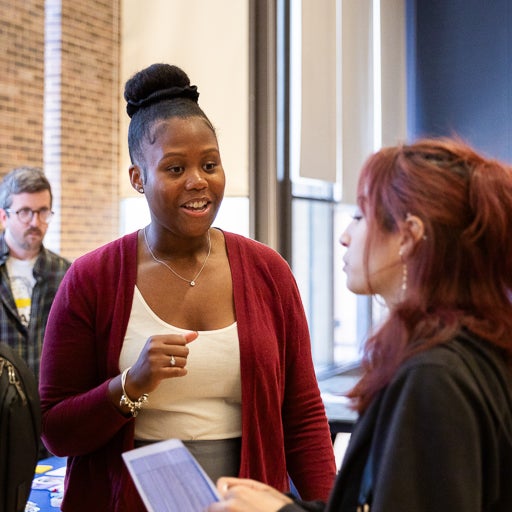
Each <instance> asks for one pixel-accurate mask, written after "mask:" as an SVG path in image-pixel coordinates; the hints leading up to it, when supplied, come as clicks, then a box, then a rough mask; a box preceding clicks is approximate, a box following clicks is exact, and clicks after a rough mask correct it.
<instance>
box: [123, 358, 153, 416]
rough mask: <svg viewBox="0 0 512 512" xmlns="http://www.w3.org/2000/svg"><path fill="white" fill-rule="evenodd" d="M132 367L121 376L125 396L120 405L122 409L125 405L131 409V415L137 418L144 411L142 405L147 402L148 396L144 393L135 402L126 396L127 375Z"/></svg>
mask: <svg viewBox="0 0 512 512" xmlns="http://www.w3.org/2000/svg"><path fill="white" fill-rule="evenodd" d="M131 368H132V367H131V366H129V367H128V368H126V370H124V371H123V373H122V374H121V387H122V388H123V394H122V396H121V400H119V405H120V406H121V407H122V406H123V405H126V407H128V409H130V413H131V415H132V416H133V417H134V418H135V416H137V414H139V411H140V410H141V409H142V404H143V403H144V402H146V401H147V399H148V394H147V393H144V394H143V395H142V396H139V398H137V400H135V402H134V401H133V400H131V399H130V398H129V397H128V395H127V394H126V389H124V385H125V383H126V375H127V374H128V372H129V371H130V370H131Z"/></svg>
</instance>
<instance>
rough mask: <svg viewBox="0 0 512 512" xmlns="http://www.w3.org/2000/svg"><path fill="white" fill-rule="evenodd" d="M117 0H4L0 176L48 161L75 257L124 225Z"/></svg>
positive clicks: (53, 242) (59, 223)
mask: <svg viewBox="0 0 512 512" xmlns="http://www.w3.org/2000/svg"><path fill="white" fill-rule="evenodd" d="M119 1H120V0H112V1H106V0H105V1H101V0H83V1H81V2H77V1H75V0H46V2H45V1H44V0H34V1H28V2H27V1H25V0H15V1H9V2H7V1H5V0H0V7H1V12H0V27H1V32H0V43H1V44H2V48H3V49H4V48H5V49H6V51H3V52H1V54H0V66H1V69H2V70H3V73H2V75H1V76H0V173H1V174H2V175H3V174H5V172H7V171H8V170H10V169H11V168H12V167H15V166H17V165H22V164H29V165H37V166H44V170H45V172H46V174H47V176H48V178H49V179H50V181H51V183H52V188H53V192H54V197H55V203H54V209H55V210H56V216H55V219H54V221H52V226H51V229H50V230H49V232H48V235H47V239H46V242H45V243H46V244H47V245H48V246H49V247H51V248H56V249H57V250H58V251H59V252H60V253H61V254H62V255H64V256H66V257H68V258H70V259H74V258H75V257H77V256H79V255H81V254H83V253H85V252H87V251H89V250H91V249H93V248H95V247H97V246H99V245H101V244H103V243H105V242H107V241H110V240H112V239H113V238H116V237H117V235H118V231H119V230H118V225H119V187H118V179H119V178H118V176H119V140H118V138H119V134H118V132H119V127H118V120H119V112H118V110H119V107H118V104H119V103H118V102H119V91H120V85H119V26H120V20H119ZM45 9H46V12H45ZM45 25H46V31H45ZM45 45H46V53H45ZM45 59H46V61H45ZM45 87H46V91H45Z"/></svg>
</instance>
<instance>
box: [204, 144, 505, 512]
mask: <svg viewBox="0 0 512 512" xmlns="http://www.w3.org/2000/svg"><path fill="white" fill-rule="evenodd" d="M358 207H359V209H358V213H357V214H356V215H355V216H354V220H353V221H352V222H351V224H350V225H349V226H348V228H347V229H346V231H345V232H344V233H343V234H342V236H341V240H340V241H341V244H342V245H343V246H344V247H346V249H347V250H346V255H345V257H344V264H345V266H344V270H345V272H346V274H347V286H348V288H349V289H350V290H351V291H353V292H355V293H357V294H362V295H367V294H372V295H380V296H381V297H382V298H383V299H384V301H385V303H386V305H387V307H388V308H389V315H388V317H387V319H386V321H385V322H384V323H383V324H382V325H381V326H380V327H379V329H378V330H377V331H376V332H375V333H374V334H373V335H372V336H371V337H370V338H369V339H368V340H367V342H366V344H365V349H364V357H363V361H362V366H363V370H364V372H363V376H362V378H361V379H360V381H359V382H358V384H357V385H356V386H355V388H354V389H353V390H352V391H351V392H350V395H349V396H350V397H351V399H352V400H353V405H354V408H355V409H357V411H358V412H359V413H360V419H359V421H358V424H357V425H356V428H355V430H354V432H353V434H352V438H351V441H350V444H349V447H348V449H347V452H346V455H345V458H344V461H343V464H342V468H341V470H340V473H339V475H338V479H337V481H336V484H335V487H334V489H333V491H332V493H331V496H330V499H329V502H328V503H327V505H325V504H322V503H318V502H316V503H311V502H310V503H304V502H292V500H291V499H290V498H288V497H287V496H284V495H282V494H279V493H277V492H276V491H274V490H273V489H271V488H269V487H268V486H265V485H263V484H259V483H257V482H254V481H248V480H244V481H240V480H237V479H231V478H226V479H221V480H219V482H218V486H219V489H220V491H221V493H222V494H223V499H224V501H223V502H222V503H217V504H214V505H212V506H211V507H210V509H209V511H210V512H217V511H237V510H244V511H257V510H261V511H263V510H264V511H265V512H269V511H277V510H279V511H281V512H284V511H287V512H291V511H295V510H297V511H298V510H327V511H337V512H348V511H356V510H370V507H371V510H372V511H373V512H389V511H393V512H412V511H414V512H427V511H428V512H444V511H446V512H448V511H454V510H459V511H464V512H483V511H486V512H490V511H495V510H512V486H511V485H510V483H511V480H510V468H511V467H512V304H511V290H512V236H511V234H510V222H511V219H512V171H511V169H510V168H508V167H507V166H505V165H503V164H501V163H499V162H497V161H494V160H490V159H487V158H485V157H483V156H481V155H479V154H477V153H476V152H475V151H474V150H473V149H472V148H471V147H469V146H468V145H467V144H465V143H463V142H461V141H458V140H451V139H428V140H427V139H426V140H421V141H418V142H416V143H414V144H411V145H401V146H397V147H392V148H385V149H382V150H380V151H378V152H377V153H375V154H374V155H372V156H371V157H370V158H369V159H368V161H367V162H366V164H365V165H364V167H363V169H362V172H361V175H360V179H359V184H358ZM358 507H359V508H358ZM365 507H366V508H365Z"/></svg>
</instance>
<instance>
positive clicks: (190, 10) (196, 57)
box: [119, 0, 249, 197]
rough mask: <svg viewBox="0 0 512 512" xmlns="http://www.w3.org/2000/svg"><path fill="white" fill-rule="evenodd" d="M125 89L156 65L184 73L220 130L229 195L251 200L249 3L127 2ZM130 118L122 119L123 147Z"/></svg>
mask: <svg viewBox="0 0 512 512" xmlns="http://www.w3.org/2000/svg"><path fill="white" fill-rule="evenodd" d="M121 6H122V7H121V8H122V14H121V19H122V27H121V76H120V82H121V84H120V91H119V96H120V102H121V112H126V110H125V102H124V100H123V87H124V83H125V82H126V80H127V79H128V78H129V77H130V76H131V75H133V74H134V73H135V72H136V71H139V70H140V69H142V68H144V67H146V66H148V65H150V64H153V63H155V62H166V63H169V64H175V65H177V66H180V67H181V68H182V69H183V70H184V71H185V72H186V73H187V74H188V75H189V77H190V80H191V82H192V84H193V85H197V86H198V90H199V94H200V96H199V104H200V106H201V108H203V110H204V111H205V113H206V115H208V117H209V118H210V120H211V121H212V123H213V124H214V126H215V127H216V129H217V135H218V138H219V144H220V150H221V157H222V161H223V165H224V169H225V171H226V178H227V185H226V195H227V196H248V183H249V178H248V167H249V164H248V162H249V153H248V144H249V123H248V108H249V92H248V91H249V89H248V87H249V82H248V80H249V53H248V43H249V34H248V21H249V18H248V16H249V14H248V0H144V1H141V0H122V3H121ZM128 121H129V118H128V116H127V115H122V116H121V123H120V130H121V141H126V138H127V135H126V134H127V130H128ZM129 165H130V160H129V156H128V148H127V143H126V142H124V143H123V144H122V145H121V169H120V172H121V176H122V177H121V180H120V181H121V197H133V196H135V193H134V192H133V190H132V188H131V186H130V183H129V180H128V167H129Z"/></svg>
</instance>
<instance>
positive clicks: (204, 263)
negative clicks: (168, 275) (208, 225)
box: [143, 226, 212, 286]
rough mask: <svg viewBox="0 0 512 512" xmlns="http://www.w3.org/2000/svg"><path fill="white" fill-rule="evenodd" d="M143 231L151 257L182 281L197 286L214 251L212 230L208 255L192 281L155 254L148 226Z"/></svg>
mask: <svg viewBox="0 0 512 512" xmlns="http://www.w3.org/2000/svg"><path fill="white" fill-rule="evenodd" d="M146 227H147V226H146ZM143 231H144V241H145V242H146V247H147V248H148V251H149V254H151V257H152V258H153V259H154V260H155V261H156V262H157V263H160V264H161V265H163V266H164V267H167V268H168V269H169V270H170V271H171V272H172V273H173V274H174V275H175V276H176V277H179V278H180V279H181V280H182V281H185V282H186V283H188V284H189V285H190V286H195V285H196V280H197V278H198V277H199V275H200V274H201V272H202V271H203V269H204V267H205V265H206V262H207V261H208V258H209V257H210V253H211V252H212V242H211V240H210V230H208V254H207V255H206V258H205V259H204V261H203V264H202V265H201V268H200V269H199V272H198V273H197V274H196V275H195V277H194V279H192V281H190V279H186V278H184V277H183V276H180V275H179V274H178V272H176V271H175V270H174V269H173V268H171V267H170V266H169V265H168V264H167V263H166V262H165V261H163V260H160V259H158V258H157V257H156V256H155V255H154V253H153V251H152V250H151V247H150V246H149V242H148V237H147V235H146V228H144V229H143Z"/></svg>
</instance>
